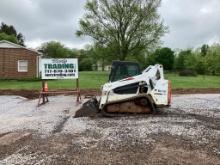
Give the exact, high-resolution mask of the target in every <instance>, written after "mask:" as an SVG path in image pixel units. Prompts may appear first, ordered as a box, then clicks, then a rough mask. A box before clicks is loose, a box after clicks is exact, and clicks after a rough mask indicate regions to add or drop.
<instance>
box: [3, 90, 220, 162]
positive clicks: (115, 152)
mask: <svg viewBox="0 0 220 165" xmlns="http://www.w3.org/2000/svg"><path fill="white" fill-rule="evenodd" d="M2 99H3V98H2ZM7 99H8V98H5V101H2V100H0V101H1V103H2V105H3V104H4V103H6V101H10V100H11V99H10V98H9V99H8V100H7ZM13 99H14V98H13ZM68 99H69V96H62V98H60V97H59V96H57V97H54V98H52V99H51V102H52V103H51V104H49V105H48V107H50V109H46V110H45V109H44V108H46V107H42V108H41V109H38V110H37V111H33V110H32V109H30V110H26V111H22V109H20V108H18V112H16V113H15V111H16V110H14V111H12V110H10V112H6V111H5V109H4V108H2V110H1V109H0V129H1V130H4V131H1V130H0V164H141V165H142V164H154V165H160V164H161V165H162V164H180V165H182V164H184V165H185V164H192V165H197V164H198V165H207V164H210V165H219V164H220V95H219V94H206V95H203V94H200V95H199V94H196V95H175V96H174V97H173V104H172V106H171V107H170V108H168V109H165V110H160V113H158V114H157V115H141V116H140V115H137V116H125V117H115V118H103V117H94V118H86V117H84V118H73V117H72V116H73V112H72V111H73V110H72V109H69V110H67V109H68V107H65V106H64V107H65V108H64V109H62V110H60V107H61V106H60V104H61V103H60V102H59V103H57V104H56V102H57V100H60V101H63V102H64V101H68ZM35 102H36V101H28V100H27V101H25V100H23V101H18V102H16V104H15V103H13V104H15V105H17V107H18V106H21V105H19V104H22V106H21V107H23V106H26V105H29V106H31V105H32V103H35ZM54 104H55V105H54ZM65 104H67V103H65ZM6 106H8V105H6ZM59 106H60V107H59ZM9 107H10V106H9ZM48 107H47V108H48ZM56 107H58V109H56ZM6 109H7V108H6ZM21 111H22V112H21ZM52 112H54V113H52ZM8 115H10V116H13V118H10V121H11V122H13V121H12V119H15V120H17V122H16V124H12V123H10V124H9V127H7V124H5V125H4V122H3V119H4V118H5V117H6V116H8ZM41 115H42V116H41ZM1 116H2V118H1ZM24 116H25V118H24ZM43 116H44V117H45V119H42V118H43ZM38 117H39V118H38ZM57 117H58V118H57ZM21 118H22V119H23V120H22V122H21V120H20V119H21ZM28 119H29V120H28ZM18 121H20V122H18ZM24 121H26V122H24ZM28 121H31V122H28ZM35 121H38V122H37V123H35ZM31 123H32V125H31V126H30V127H29V126H28V125H30V124H31ZM42 123H43V124H42ZM39 124H42V125H41V126H40V127H38V126H37V125H39ZM15 125H16V126H15ZM44 125H46V126H45V127H47V128H44ZM12 128H13V129H12ZM4 139H7V140H4Z"/></svg>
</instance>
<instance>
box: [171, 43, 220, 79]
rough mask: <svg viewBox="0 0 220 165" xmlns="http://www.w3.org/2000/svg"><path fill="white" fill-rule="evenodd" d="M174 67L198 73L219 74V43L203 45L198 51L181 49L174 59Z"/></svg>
mask: <svg viewBox="0 0 220 165" xmlns="http://www.w3.org/2000/svg"><path fill="white" fill-rule="evenodd" d="M175 69H177V70H178V71H182V70H186V69H189V70H193V71H196V72H197V73H198V74H213V75H217V74H220V45H219V44H215V45H212V46H208V45H203V46H202V47H201V51H200V52H198V51H192V50H183V51H181V52H180V53H179V54H178V55H177V57H176V59H175Z"/></svg>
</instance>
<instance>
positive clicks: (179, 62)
mask: <svg viewBox="0 0 220 165" xmlns="http://www.w3.org/2000/svg"><path fill="white" fill-rule="evenodd" d="M191 52H192V51H191V50H183V51H181V52H180V53H179V54H178V56H177V58H176V64H175V65H176V66H175V67H176V69H177V70H179V71H180V70H183V69H186V66H185V59H186V56H187V55H189V54H191Z"/></svg>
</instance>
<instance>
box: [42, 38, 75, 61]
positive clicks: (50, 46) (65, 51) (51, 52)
mask: <svg viewBox="0 0 220 165" xmlns="http://www.w3.org/2000/svg"><path fill="white" fill-rule="evenodd" d="M40 51H41V52H42V53H43V56H44V57H50V58H67V57H73V52H72V51H71V50H70V49H69V48H66V47H65V46H64V45H62V44H61V43H59V42H56V41H50V42H47V43H43V44H42V46H41V48H40Z"/></svg>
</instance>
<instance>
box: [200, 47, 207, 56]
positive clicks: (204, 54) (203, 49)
mask: <svg viewBox="0 0 220 165" xmlns="http://www.w3.org/2000/svg"><path fill="white" fill-rule="evenodd" d="M208 50H209V45H206V44H204V45H202V47H201V55H202V56H206V55H207V53H208Z"/></svg>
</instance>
